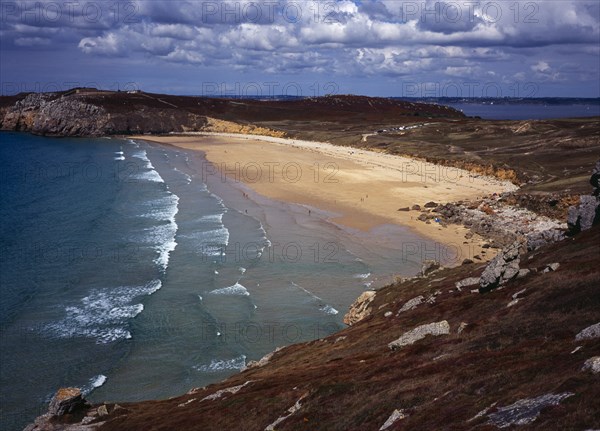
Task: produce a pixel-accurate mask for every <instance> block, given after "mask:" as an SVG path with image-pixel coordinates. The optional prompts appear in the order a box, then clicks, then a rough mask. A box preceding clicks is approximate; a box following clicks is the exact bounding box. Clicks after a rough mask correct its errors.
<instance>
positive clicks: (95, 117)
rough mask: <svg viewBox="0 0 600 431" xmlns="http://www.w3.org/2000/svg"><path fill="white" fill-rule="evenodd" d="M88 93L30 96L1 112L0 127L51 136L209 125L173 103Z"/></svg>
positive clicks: (167, 130) (176, 129)
mask: <svg viewBox="0 0 600 431" xmlns="http://www.w3.org/2000/svg"><path fill="white" fill-rule="evenodd" d="M91 93H92V94H93V95H90V92H82V93H78V92H76V91H74V92H67V93H31V94H28V95H26V96H25V97H24V98H23V99H21V100H18V101H17V102H16V103H15V104H14V105H12V106H8V107H4V108H3V109H2V112H1V113H0V114H2V115H1V116H0V129H1V130H15V131H24V132H31V133H35V134H38V135H50V136H104V135H114V134H131V133H170V132H183V131H199V130H202V129H203V128H204V127H205V126H206V125H207V117H206V116H202V115H196V114H193V113H191V112H186V110H182V109H177V106H176V105H172V104H169V103H164V104H160V106H152V105H151V104H150V106H149V105H148V104H144V102H145V101H146V100H147V99H150V101H151V102H156V100H153V98H152V97H150V96H147V97H143V95H140V96H139V97H140V98H141V99H140V100H137V101H131V100H127V101H125V100H123V101H120V100H119V99H120V98H123V97H126V96H125V95H123V94H121V93H110V92H91ZM105 93H106V94H105ZM110 94H112V96H111V95H110ZM113 99H114V100H113ZM158 100H160V99H158Z"/></svg>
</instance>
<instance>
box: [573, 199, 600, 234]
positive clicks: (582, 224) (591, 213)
mask: <svg viewBox="0 0 600 431" xmlns="http://www.w3.org/2000/svg"><path fill="white" fill-rule="evenodd" d="M598 223H600V197H598V196H581V200H580V202H579V205H577V206H572V207H569V213H568V216H567V224H568V225H569V229H570V230H571V232H573V233H577V232H581V231H584V230H588V229H590V228H591V227H592V226H593V225H595V224H598Z"/></svg>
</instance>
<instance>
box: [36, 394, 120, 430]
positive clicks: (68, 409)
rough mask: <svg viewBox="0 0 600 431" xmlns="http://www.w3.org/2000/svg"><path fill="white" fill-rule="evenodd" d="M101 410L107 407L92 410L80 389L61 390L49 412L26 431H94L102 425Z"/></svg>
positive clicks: (51, 404)
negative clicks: (100, 419)
mask: <svg viewBox="0 0 600 431" xmlns="http://www.w3.org/2000/svg"><path fill="white" fill-rule="evenodd" d="M101 408H104V409H106V406H100V407H98V409H93V410H90V405H89V404H88V402H87V401H86V400H85V399H84V398H83V395H82V394H81V390H80V389H79V388H61V389H59V390H58V391H57V392H56V394H54V396H53V397H52V400H51V401H50V405H49V407H48V412H47V413H46V414H44V415H42V416H39V417H38V418H37V419H36V420H35V422H34V423H32V424H30V425H28V426H27V427H25V429H24V431H92V430H95V429H97V428H98V427H99V426H100V425H102V422H100V421H99V418H100V416H101V415H100V414H99V413H98V412H99V410H100V409H101ZM106 411H107V414H108V410H106Z"/></svg>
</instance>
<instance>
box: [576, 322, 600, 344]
mask: <svg viewBox="0 0 600 431" xmlns="http://www.w3.org/2000/svg"><path fill="white" fill-rule="evenodd" d="M599 337H600V322H598V323H595V324H593V325H590V326H588V327H587V328H585V329H583V330H582V331H581V332H579V334H577V335H576V336H575V340H577V341H581V340H591V339H594V338H599Z"/></svg>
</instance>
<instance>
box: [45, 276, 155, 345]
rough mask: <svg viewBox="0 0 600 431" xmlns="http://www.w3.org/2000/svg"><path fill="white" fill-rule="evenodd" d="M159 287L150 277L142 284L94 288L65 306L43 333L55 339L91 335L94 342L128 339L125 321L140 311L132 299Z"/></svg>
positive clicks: (129, 336)
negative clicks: (57, 317) (58, 318)
mask: <svg viewBox="0 0 600 431" xmlns="http://www.w3.org/2000/svg"><path fill="white" fill-rule="evenodd" d="M161 287H162V282H161V281H160V280H152V281H150V282H148V283H147V284H145V285H142V286H119V287H115V288H107V289H94V290H92V291H91V292H90V294H89V295H88V296H86V297H84V298H82V299H81V302H80V304H79V305H76V306H68V307H66V308H65V314H66V316H65V317H64V319H62V320H61V321H59V322H54V323H50V324H48V325H46V327H45V329H46V331H45V332H48V333H49V334H51V335H53V336H57V337H59V338H72V337H88V338H95V339H96V342H97V343H110V342H113V341H117V340H122V339H129V338H131V333H130V332H129V331H128V330H127V324H128V322H129V320H130V319H132V318H134V317H136V316H137V315H138V314H140V313H141V312H142V311H143V310H144V305H143V304H140V303H132V302H133V300H134V299H136V298H139V297H141V296H146V295H152V294H153V293H154V292H156V291H157V290H159V289H160V288H161Z"/></svg>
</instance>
